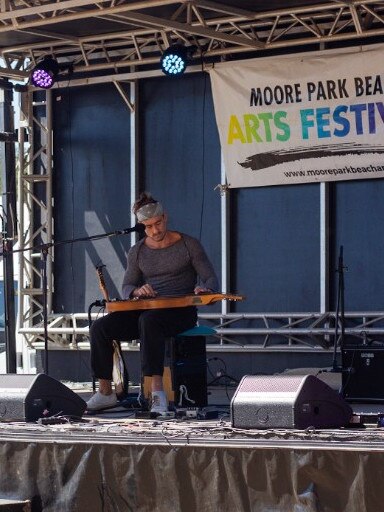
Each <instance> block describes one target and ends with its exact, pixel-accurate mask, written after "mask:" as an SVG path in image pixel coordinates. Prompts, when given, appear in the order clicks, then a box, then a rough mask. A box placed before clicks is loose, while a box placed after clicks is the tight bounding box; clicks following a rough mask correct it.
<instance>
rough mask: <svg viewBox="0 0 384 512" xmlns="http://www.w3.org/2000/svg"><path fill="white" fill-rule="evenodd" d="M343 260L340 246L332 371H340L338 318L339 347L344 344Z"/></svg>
mask: <svg viewBox="0 0 384 512" xmlns="http://www.w3.org/2000/svg"><path fill="white" fill-rule="evenodd" d="M345 268H346V267H344V261H343V246H342V245H341V246H340V253H339V262H338V267H337V270H336V272H337V273H338V274H339V279H338V287H337V301H336V313H335V339H334V344H333V361H332V370H331V371H332V372H341V371H342V368H341V367H340V366H338V365H337V345H338V338H339V319H340V327H341V331H340V348H341V349H342V348H343V346H344V333H345V316H344V313H345V312H344V269H345Z"/></svg>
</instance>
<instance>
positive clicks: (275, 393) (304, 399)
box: [231, 375, 352, 429]
mask: <svg viewBox="0 0 384 512" xmlns="http://www.w3.org/2000/svg"><path fill="white" fill-rule="evenodd" d="M351 416H352V409H351V408H350V406H349V405H348V404H347V403H346V402H345V401H344V400H343V398H342V397H341V396H340V395H339V394H338V393H337V392H336V391H335V390H333V389H332V388H331V387H329V386H328V385H327V384H326V383H325V382H323V381H321V380H320V379H318V378H317V377H315V376H313V375H305V376H303V375H300V376H297V375H273V376H254V375H246V376H245V377H243V378H242V380H241V381H240V384H239V386H238V388H237V389H236V391H235V394H234V395H233V398H232V401H231V421H232V426H233V427H236V428H260V429H268V428H297V429H305V428H308V427H315V428H332V427H341V426H345V425H347V424H348V423H349V420H350V418H351Z"/></svg>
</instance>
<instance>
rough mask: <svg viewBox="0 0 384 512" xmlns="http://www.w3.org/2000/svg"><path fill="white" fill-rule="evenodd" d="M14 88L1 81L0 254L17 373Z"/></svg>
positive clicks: (9, 355) (10, 354)
mask: <svg viewBox="0 0 384 512" xmlns="http://www.w3.org/2000/svg"><path fill="white" fill-rule="evenodd" d="M12 100H13V86H12V84H10V83H9V82H8V81H7V80H2V81H0V109H1V121H0V122H1V132H2V133H1V134H0V141H1V144H2V146H3V148H2V149H3V151H2V153H3V158H2V160H3V168H2V189H3V201H2V211H1V217H2V252H3V281H4V330H5V350H6V372H7V373H16V366H17V355H16V315H15V290H14V271H13V251H12V249H13V243H14V240H15V239H16V236H17V233H16V158H15V142H17V136H16V134H15V132H14V114H13V108H12Z"/></svg>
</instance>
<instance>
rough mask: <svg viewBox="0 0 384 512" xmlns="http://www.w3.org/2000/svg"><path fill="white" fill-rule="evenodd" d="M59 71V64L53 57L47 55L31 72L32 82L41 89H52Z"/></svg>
mask: <svg viewBox="0 0 384 512" xmlns="http://www.w3.org/2000/svg"><path fill="white" fill-rule="evenodd" d="M58 73H59V64H58V63H57V61H56V60H54V59H52V58H51V57H45V58H44V60H43V61H42V62H40V63H39V64H38V65H37V66H35V67H34V68H33V70H32V73H31V84H32V85H33V86H35V87H39V88H41V89H50V88H51V87H52V86H53V84H54V83H55V79H56V76H57V74H58Z"/></svg>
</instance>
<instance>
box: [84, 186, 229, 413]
mask: <svg viewBox="0 0 384 512" xmlns="http://www.w3.org/2000/svg"><path fill="white" fill-rule="evenodd" d="M132 211H133V213H134V214H135V215H136V219H137V222H139V223H142V224H144V226H145V237H144V238H142V239H141V240H140V241H139V242H138V243H137V244H135V245H134V246H133V247H131V249H130V250H129V252H128V257H127V268H126V271H125V275H124V279H123V298H124V299H132V298H150V297H152V298H154V297H164V296H184V295H190V294H193V293H195V294H199V293H205V292H217V290H218V288H219V286H218V280H217V277H216V274H215V271H214V269H213V266H212V264H211V263H210V261H209V259H208V257H207V255H206V253H205V251H204V249H203V247H202V245H201V244H200V242H199V241H198V240H197V239H195V238H192V237H190V236H188V235H186V234H184V233H179V232H178V231H168V230H167V215H166V213H165V212H164V210H163V206H162V205H161V203H159V202H158V201H156V200H155V199H153V198H152V197H151V195H149V194H147V193H143V194H141V196H140V198H139V199H138V200H137V201H136V202H135V204H134V205H133V208H132ZM198 281H199V284H198V285H197V284H196V283H197V282H198ZM196 321H197V309H196V307H195V306H188V307H182V308H169V309H147V310H134V311H132V310H130V311H117V312H113V313H110V314H108V315H106V316H104V317H102V318H99V319H98V320H96V321H95V322H94V323H93V324H92V326H91V329H90V335H91V365H92V371H93V375H94V377H95V378H97V379H98V380H99V390H98V392H97V393H95V394H94V395H93V396H92V397H91V399H90V400H89V401H88V402H87V409H88V410H89V411H96V410H100V409H106V408H109V407H114V406H115V405H116V403H117V396H116V392H115V390H114V389H113V387H112V369H113V340H116V341H123V340H125V341H129V340H134V339H140V351H141V365H142V375H143V376H144V377H146V376H149V377H152V379H151V386H152V390H151V391H152V406H151V412H155V413H158V414H164V413H166V412H167V410H168V401H167V397H166V394H165V392H164V389H163V371H164V352H165V340H166V338H169V337H173V336H176V335H177V334H180V333H181V332H183V331H185V330H187V329H191V328H192V327H194V326H195V325H196Z"/></svg>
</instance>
